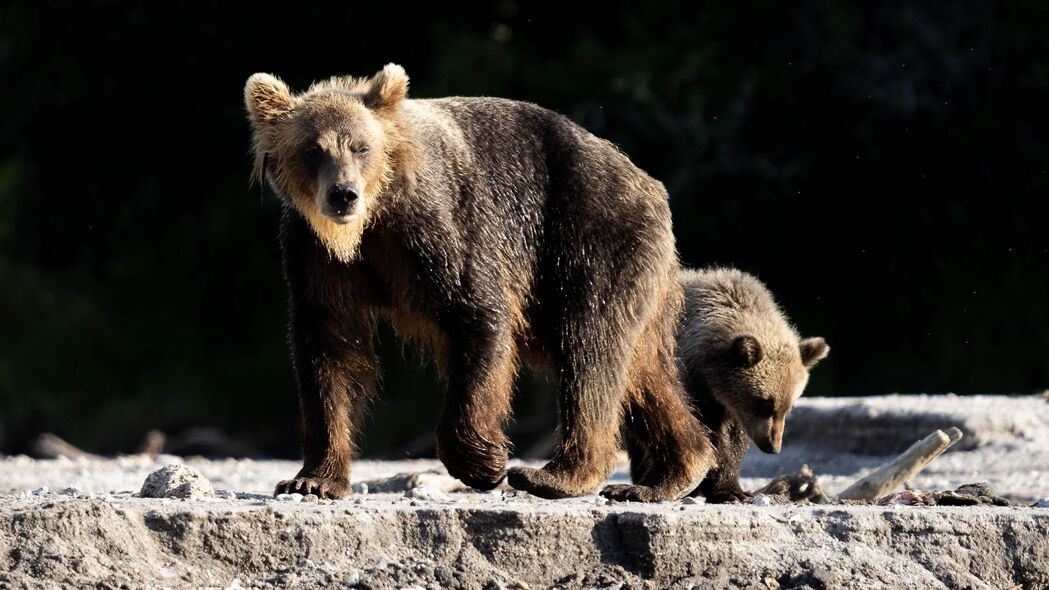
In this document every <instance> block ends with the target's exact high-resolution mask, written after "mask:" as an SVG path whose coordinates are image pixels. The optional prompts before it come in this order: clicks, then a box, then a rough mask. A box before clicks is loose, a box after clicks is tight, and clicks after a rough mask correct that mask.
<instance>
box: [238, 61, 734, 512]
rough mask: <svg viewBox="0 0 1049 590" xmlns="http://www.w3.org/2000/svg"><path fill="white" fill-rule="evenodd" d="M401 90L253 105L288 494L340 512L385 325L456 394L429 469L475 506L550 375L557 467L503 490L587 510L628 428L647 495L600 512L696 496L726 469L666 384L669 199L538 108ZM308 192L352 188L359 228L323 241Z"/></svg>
mask: <svg viewBox="0 0 1049 590" xmlns="http://www.w3.org/2000/svg"><path fill="white" fill-rule="evenodd" d="M398 73H399V75H400V76H403V71H400V70H399V68H396V69H395V70H391V66H387V69H386V70H384V71H383V72H381V73H380V74H379V75H377V76H376V77H374V78H372V79H370V80H354V79H333V80H331V81H329V82H327V83H324V84H321V85H318V86H315V87H314V88H311V90H310V91H309V92H307V93H304V94H303V95H299V96H292V95H291V94H290V93H289V92H287V88H286V87H282V83H280V82H279V81H277V80H275V79H273V78H272V77H268V76H264V77H262V78H260V75H256V76H255V77H253V78H252V80H249V84H248V88H247V89H246V93H247V100H248V107H249V111H250V112H251V113H252V117H253V119H252V120H253V124H254V126H255V131H256V155H257V157H260V158H262V160H263V161H262V162H261V164H260V166H261V167H262V168H263V169H264V170H265V173H266V174H267V176H268V178H269V180H270V182H271V184H272V185H273V186H274V188H275V189H276V190H277V192H278V193H280V194H281V195H282V196H284V198H285V202H286V204H287V206H286V208H285V213H284V216H283V220H282V228H281V244H282V247H283V253H284V269H285V275H286V278H287V283H288V289H289V294H290V307H291V343H292V348H293V356H294V362H295V368H296V374H297V377H298V383H299V392H300V400H301V409H302V432H303V454H304V466H303V469H302V470H301V471H300V473H299V474H298V476H297V477H296V478H295V479H293V480H288V481H286V482H281V484H280V485H279V486H278V490H277V491H278V492H283V491H301V492H311V491H312V492H315V493H317V492H320V493H322V494H324V495H329V496H341V495H343V494H345V493H347V491H348V485H349V461H350V453H351V448H352V434H353V432H354V431H355V429H356V427H357V421H358V419H359V417H360V415H361V413H362V411H361V410H362V406H363V404H364V402H365V400H366V399H367V398H368V397H369V396H371V395H372V394H373V392H374V391H375V388H376V384H377V379H378V359H377V358H376V355H375V351H374V348H373V342H372V340H373V334H374V330H375V328H376V325H377V322H379V321H382V320H384V319H385V320H388V321H389V322H390V323H391V324H392V325H393V327H394V328H395V330H396V332H397V333H398V334H399V335H401V336H402V337H404V338H406V339H409V340H411V341H413V342H415V343H417V344H418V345H419V346H422V347H423V348H424V349H426V350H427V351H429V352H430V353H431V355H432V356H433V358H435V359H436V361H437V364H438V366H439V368H440V371H441V373H442V375H443V376H444V377H445V379H446V380H447V383H448V393H447V397H446V402H445V407H444V410H443V413H442V415H441V416H440V418H439V420H438V424H437V431H436V436H437V446H438V453H439V456H440V458H441V460H442V461H443V462H444V464H445V465H446V467H447V468H448V470H449V472H450V473H451V474H452V475H454V476H456V477H458V478H459V479H461V480H462V481H463V482H465V483H467V484H468V485H471V486H473V487H476V488H480V489H488V488H491V487H494V486H495V485H496V484H498V482H499V481H501V480H502V479H503V477H504V476H505V474H506V472H505V461H506V458H507V450H508V441H507V439H506V437H505V435H504V434H503V424H504V423H505V421H506V420H507V419H508V417H509V413H510V396H511V391H512V384H513V380H514V375H515V372H516V370H517V367H518V365H519V363H520V362H522V361H524V362H529V363H531V364H533V365H537V366H540V367H544V368H546V369H548V370H550V371H551V372H552V373H553V375H554V376H555V379H556V382H557V384H558V388H559V407H560V416H561V427H562V431H561V435H562V436H561V442H560V444H559V445H558V447H557V449H556V451H555V455H554V457H553V459H552V460H551V461H550V463H549V464H547V465H546V466H545V467H544V468H542V469H528V468H517V469H513V470H511V472H510V479H509V481H510V484H511V485H513V486H514V487H517V488H519V489H523V490H527V491H529V492H532V493H535V494H537V495H540V496H544V497H562V496H571V495H578V494H583V493H587V492H589V491H591V490H593V489H595V487H596V486H597V485H598V484H599V483H600V482H601V481H602V480H603V479H604V478H605V477H606V476H607V475H608V473H609V471H610V470H611V468H612V466H613V461H614V457H615V454H616V449H617V447H618V445H619V436H618V433H619V430H620V426H621V425H622V424H623V422H624V419H625V420H626V422H627V427H626V428H625V429H624V431H625V432H626V433H627V436H628V438H629V439H630V441H631V443H630V444H631V448H632V449H633V453H632V460H633V461H634V463H635V464H637V465H639V466H640V465H644V466H645V473H646V476H645V477H643V478H640V480H639V481H636V482H635V484H637V485H634V486H619V487H616V488H613V489H609V490H607V492H608V494H609V495H612V496H613V497H621V498H631V499H640V500H660V499H666V498H672V497H678V496H681V495H683V494H685V493H687V492H689V491H690V490H691V489H692V488H693V487H694V486H695V484H696V483H697V482H698V481H699V479H700V478H702V476H703V475H704V474H705V473H706V471H707V470H708V469H709V468H710V467H711V465H712V464H713V454H712V451H711V449H710V446H709V442H708V441H707V438H706V436H705V430H704V429H703V428H702V426H701V425H700V424H699V423H698V421H697V420H696V419H695V418H693V417H692V415H691V412H690V411H689V407H688V404H687V402H686V400H685V398H684V394H683V390H682V388H681V385H680V382H679V378H678V374H677V370H676V367H675V361H674V346H675V344H674V326H675V320H676V317H677V314H678V311H679V309H680V303H681V287H680V285H679V283H678V280H677V268H678V262H677V256H676V252H675V248H674V240H673V235H672V233H671V227H670V212H669V209H668V206H667V202H666V195H665V193H664V191H663V188H662V186H661V185H660V184H659V183H658V182H656V181H654V180H652V179H651V178H650V177H648V176H647V175H646V174H644V173H643V172H642V171H641V170H639V169H638V168H636V167H635V166H633V164H631V163H630V161H629V160H628V159H627V157H626V156H624V155H623V154H622V153H620V152H619V151H618V150H617V149H616V148H615V147H614V146H612V145H611V144H609V143H607V142H605V141H603V140H600V139H598V138H596V137H594V136H592V135H590V134H589V133H587V132H586V131H584V130H583V129H581V128H580V127H578V126H577V125H575V124H573V123H572V122H570V121H569V120H567V119H566V118H564V117H562V116H560V115H557V114H555V113H553V112H550V111H547V110H545V109H542V108H539V107H537V106H535V105H532V104H528V103H521V102H514V101H509V100H502V99H491V98H449V99H438V100H421V101H420V100H407V99H404V98H403V89H400V91H401V95H400V96H399V97H397V96H392V97H391V96H386V94H389V93H391V92H393V93H396V92H397V90H398V87H397V84H396V82H397V80H396V76H397V75H398ZM391 80H392V81H391ZM253 81H254V85H253ZM260 84H262V85H263V86H261V87H260ZM406 84H407V79H406V78H405V79H404V80H403V86H404V87H405V88H406ZM267 85H268V86H267ZM390 88H393V90H390ZM273 104H277V105H278V107H277V108H276V109H275V110H272V109H271V105H273ZM253 109H254V110H253ZM266 109H271V110H270V111H267V110H266ZM376 125H378V127H375V126H376ZM369 130H370V131H369ZM362 142H363V143H364V147H361V143H362ZM368 142H370V143H371V145H369V144H368ZM313 144H316V145H319V146H320V147H319V148H313V147H310V146H312V145H313ZM304 146H306V147H304ZM311 150H312V151H311ZM316 151H320V152H321V155H320V156H316V157H314V156H310V157H304V156H303V155H302V154H303V152H308V153H314V152H316ZM369 154H370V155H369ZM311 158H313V159H311ZM317 158H319V160H318V159H317ZM380 158H381V159H383V160H384V161H382V162H378V161H377V160H378V159H380ZM317 162H319V163H317ZM311 166H312V167H311ZM380 168H381V170H382V172H381V173H380V172H379V170H380ZM326 175H327V176H326ZM315 178H322V179H324V178H339V179H349V180H347V181H346V182H350V183H352V182H358V180H359V182H358V184H359V186H360V187H361V189H360V191H359V192H360V201H361V203H362V204H361V205H359V206H358V208H357V209H356V210H355V211H360V216H359V217H358V216H356V215H346V216H344V217H343V218H340V219H337V221H338V222H339V224H331V223H330V222H329V221H328V220H327V218H326V217H325V216H329V217H330V215H329V214H327V213H324V207H325V206H327V205H326V204H325V203H323V200H324V196H323V195H324V194H325V193H324V190H325V189H326V187H324V186H321V187H320V188H316V185H317V182H321V181H316V180H312V179H315ZM323 182H326V181H323ZM311 183H312V184H311ZM339 186H342V185H339ZM352 186H354V187H356V186H357V185H352ZM314 189H316V190H315V191H314ZM328 190H329V191H330V189H328ZM311 191H314V192H315V193H316V194H317V195H320V196H317V197H316V199H315V198H314V192H311ZM318 203H320V205H318ZM317 207H321V213H318V211H317ZM358 221H359V223H357V222H358ZM352 231H355V232H357V233H358V234H359V235H353V236H349V235H348V234H345V233H339V232H352ZM343 243H349V244H351V246H348V247H346V248H343V249H340V247H339V246H338V245H339V244H343ZM333 244H334V246H333Z"/></svg>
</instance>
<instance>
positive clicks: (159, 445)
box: [138, 430, 168, 457]
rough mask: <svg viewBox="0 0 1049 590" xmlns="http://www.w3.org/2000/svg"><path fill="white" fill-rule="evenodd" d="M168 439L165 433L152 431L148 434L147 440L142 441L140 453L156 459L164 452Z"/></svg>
mask: <svg viewBox="0 0 1049 590" xmlns="http://www.w3.org/2000/svg"><path fill="white" fill-rule="evenodd" d="M167 439H168V437H167V436H165V435H164V433H163V432H161V431H159V430H150V431H149V432H147V433H146V436H145V438H143V439H142V444H140V445H139V446H138V453H139V454H140V455H149V456H150V457H155V456H157V455H159V454H161V453H163V452H164V443H166V442H167Z"/></svg>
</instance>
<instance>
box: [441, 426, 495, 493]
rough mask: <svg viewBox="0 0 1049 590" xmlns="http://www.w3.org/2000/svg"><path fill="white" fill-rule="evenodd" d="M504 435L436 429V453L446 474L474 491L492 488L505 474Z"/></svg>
mask: <svg viewBox="0 0 1049 590" xmlns="http://www.w3.org/2000/svg"><path fill="white" fill-rule="evenodd" d="M508 446H509V445H508V444H507V441H506V437H505V436H504V435H503V434H502V433H501V432H499V433H498V434H493V435H490V436H484V435H480V434H478V433H474V432H467V433H464V432H463V431H462V430H460V429H454V428H452V429H438V431H437V456H438V457H439V458H440V459H441V463H443V464H444V467H445V469H447V470H448V474H449V475H451V476H452V477H454V478H456V479H458V480H459V481H461V482H463V483H464V484H466V485H468V486H470V487H471V488H474V489H475V490H481V491H488V490H491V489H494V488H495V486H497V485H499V483H500V482H502V481H503V478H505V477H506V460H507V457H508V456H509V452H508Z"/></svg>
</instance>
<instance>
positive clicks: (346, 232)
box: [244, 66, 408, 262]
mask: <svg viewBox="0 0 1049 590" xmlns="http://www.w3.org/2000/svg"><path fill="white" fill-rule="evenodd" d="M407 88H408V78H407V76H406V75H405V74H404V70H402V69H401V68H400V67H399V66H387V67H386V68H384V69H383V70H382V71H381V72H379V73H378V74H376V75H375V76H373V77H372V78H363V79H358V78H332V79H330V80H326V81H324V82H320V83H317V84H314V85H313V86H312V87H310V89H309V90H308V91H306V92H305V93H303V94H300V95H293V94H292V93H291V91H290V90H289V89H288V87H287V85H285V84H284V83H283V82H281V81H280V80H279V79H277V78H275V77H274V76H270V75H268V74H255V75H254V76H252V77H251V78H249V79H248V83H247V86H246V87H245V90H244V93H245V102H246V104H247V107H248V112H249V115H250V119H251V123H252V128H253V131H254V133H255V142H254V143H255V158H256V163H255V171H254V177H255V178H256V179H257V180H262V178H266V179H267V180H269V182H270V184H271V185H272V186H273V188H274V190H275V191H276V192H277V193H278V194H280V195H281V196H282V197H283V198H284V199H285V200H286V201H287V202H288V203H289V204H290V205H291V206H293V207H294V208H295V209H296V210H298V211H299V213H301V214H302V216H303V217H304V218H306V220H307V221H308V222H309V223H310V226H311V227H312V228H313V230H314V232H315V233H316V234H317V237H319V238H320V239H321V241H322V242H323V243H324V245H325V246H326V247H327V248H328V250H329V252H331V254H332V255H333V256H334V257H335V258H337V259H339V260H342V261H344V262H347V261H350V260H352V259H354V258H355V257H356V255H357V250H358V246H359V245H360V241H361V234H362V233H363V232H364V231H365V229H366V228H367V227H368V225H370V224H371V223H372V221H373V220H374V218H375V217H376V216H377V215H378V213H379V211H380V210H381V208H382V203H381V202H380V201H381V195H382V193H383V191H384V190H385V188H386V185H387V184H388V183H389V181H390V176H391V168H392V163H391V161H392V160H393V159H395V158H397V157H401V158H403V157H404V156H403V155H402V154H392V153H391V150H390V148H389V144H390V143H391V142H390V141H389V140H388V139H389V135H390V134H391V133H397V131H398V130H397V129H395V128H394V126H395V125H396V122H395V118H394V117H392V116H391V115H392V114H393V113H395V112H396V110H397V108H398V107H399V105H400V103H401V101H403V99H404V97H405V95H406V93H407ZM406 143H407V142H403V141H402V142H401V144H402V145H404V144H406Z"/></svg>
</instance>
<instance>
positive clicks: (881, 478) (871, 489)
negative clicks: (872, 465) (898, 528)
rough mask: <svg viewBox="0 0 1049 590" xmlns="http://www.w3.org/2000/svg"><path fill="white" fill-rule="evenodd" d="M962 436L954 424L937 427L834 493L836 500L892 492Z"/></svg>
mask: <svg viewBox="0 0 1049 590" xmlns="http://www.w3.org/2000/svg"><path fill="white" fill-rule="evenodd" d="M961 439H962V431H961V430H958V429H957V428H955V427H953V426H952V427H951V428H948V429H947V430H946V432H945V431H943V430H937V431H936V432H934V433H932V434H930V435H929V436H927V437H925V438H923V439H921V440H920V441H918V442H916V443H914V444H913V445H911V448H909V449H907V450H906V451H904V453H903V454H902V455H900V456H899V457H896V458H895V459H893V460H892V461H889V462H888V463H886V464H884V465H882V466H881V467H879V468H877V469H875V470H874V472H872V473H871V474H869V475H867V476H866V477H864V478H861V479H859V480H857V481H856V482H855V483H853V484H852V485H851V486H849V487H848V488H846V489H845V490H843V491H842V492H841V493H840V494H838V499H839V500H875V499H878V498H880V497H882V496H884V495H885V494H888V493H889V492H892V491H893V490H895V489H896V488H898V487H899V486H901V485H903V484H904V483H905V482H907V481H908V480H910V479H911V478H912V477H914V476H915V475H917V474H918V472H920V471H921V470H922V469H924V468H925V466H926V465H928V464H929V463H930V462H931V461H932V460H933V459H935V458H936V457H939V456H940V454H942V453H943V452H944V451H946V450H947V449H949V448H951V446H953V445H954V444H955V443H956V442H958V441H959V440H961Z"/></svg>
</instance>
